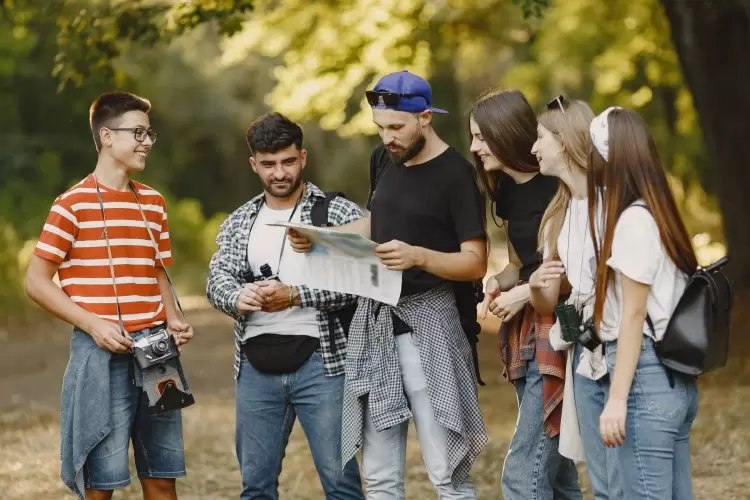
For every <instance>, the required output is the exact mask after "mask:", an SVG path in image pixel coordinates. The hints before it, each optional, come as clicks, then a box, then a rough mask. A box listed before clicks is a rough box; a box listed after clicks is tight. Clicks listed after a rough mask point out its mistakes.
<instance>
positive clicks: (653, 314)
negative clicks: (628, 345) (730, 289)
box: [599, 200, 687, 341]
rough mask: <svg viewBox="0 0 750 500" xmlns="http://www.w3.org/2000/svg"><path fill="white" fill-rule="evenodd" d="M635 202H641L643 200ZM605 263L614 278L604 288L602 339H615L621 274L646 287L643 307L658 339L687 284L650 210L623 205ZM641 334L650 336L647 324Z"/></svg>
mask: <svg viewBox="0 0 750 500" xmlns="http://www.w3.org/2000/svg"><path fill="white" fill-rule="evenodd" d="M636 203H638V204H644V202H643V200H638V201H637V202H636ZM607 265H608V266H609V267H611V268H612V269H613V270H614V271H615V281H614V283H613V284H612V283H611V284H610V285H609V287H608V288H607V299H606V301H605V303H604V312H603V314H602V324H601V328H600V329H599V334H600V336H601V338H602V340H605V341H608V340H616V339H617V336H618V335H619V332H620V321H621V318H622V275H623V274H624V275H625V276H627V277H628V278H630V279H632V280H634V281H637V282H639V283H644V284H646V285H649V286H650V289H649V292H648V299H647V302H646V308H647V311H648V315H649V317H650V318H651V321H652V322H653V324H654V331H655V332H656V338H655V340H657V341H658V340H661V339H662V337H663V336H664V331H665V330H666V329H667V323H669V318H670V316H671V315H672V312H673V311H674V308H675V306H676V305H677V301H678V300H679V298H680V296H681V295H682V292H683V291H684V290H685V285H686V284H687V276H686V275H685V273H683V272H682V271H680V270H679V269H678V268H677V266H676V265H675V263H674V262H673V261H672V259H670V258H669V256H668V255H667V254H666V252H665V251H664V246H663V245H662V242H661V236H660V235H659V228H658V227H657V225H656V220H655V219H654V217H653V216H652V215H651V212H649V211H648V209H646V208H644V207H642V206H641V207H639V206H633V205H631V206H630V207H628V208H626V209H625V211H623V213H622V215H620V218H619V219H618V220H617V225H616V226H615V234H614V239H613V240H612V256H611V257H610V258H609V259H608V260H607ZM643 334H644V335H647V336H649V337H653V335H652V334H651V330H650V328H649V327H648V324H647V323H646V322H644V324H643Z"/></svg>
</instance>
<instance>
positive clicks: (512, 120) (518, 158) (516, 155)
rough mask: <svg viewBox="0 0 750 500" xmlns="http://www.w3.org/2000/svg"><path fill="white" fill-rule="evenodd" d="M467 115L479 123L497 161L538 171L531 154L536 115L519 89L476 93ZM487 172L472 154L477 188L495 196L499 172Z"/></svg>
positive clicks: (525, 169) (520, 170)
mask: <svg viewBox="0 0 750 500" xmlns="http://www.w3.org/2000/svg"><path fill="white" fill-rule="evenodd" d="M470 116H471V117H472V118H474V121H475V122H476V123H477V126H479V130H480V132H482V136H483V137H484V140H485V141H486V142H487V145H488V146H489V148H490V151H492V154H493V155H495V158H497V159H498V160H499V161H500V163H502V164H503V165H504V166H505V167H506V168H509V169H511V170H516V171H518V172H526V173H530V172H539V163H537V161H536V157H535V156H534V155H532V154H531V147H532V146H533V145H534V141H536V115H535V114H534V110H533V109H532V108H531V106H530V105H529V102H528V101H527V100H526V98H525V97H524V95H523V94H522V93H521V92H520V91H518V90H495V91H490V92H487V93H485V94H483V95H482V96H480V97H479V99H478V100H477V102H476V103H474V106H473V107H472V108H471V113H470ZM501 174H502V172H486V171H485V170H484V166H483V165H482V161H481V160H480V159H479V156H478V155H476V154H475V155H474V175H475V176H476V178H477V182H478V183H479V187H480V189H481V190H482V191H483V192H484V194H485V195H487V196H489V197H490V199H492V200H496V199H497V185H498V180H499V178H498V176H499V175H501Z"/></svg>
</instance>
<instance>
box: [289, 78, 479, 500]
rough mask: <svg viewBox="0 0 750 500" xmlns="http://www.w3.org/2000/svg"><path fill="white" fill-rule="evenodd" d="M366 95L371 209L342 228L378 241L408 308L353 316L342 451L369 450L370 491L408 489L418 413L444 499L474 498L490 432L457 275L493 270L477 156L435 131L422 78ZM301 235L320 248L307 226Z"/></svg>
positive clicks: (380, 494) (365, 458)
mask: <svg viewBox="0 0 750 500" xmlns="http://www.w3.org/2000/svg"><path fill="white" fill-rule="evenodd" d="M367 100H368V102H369V104H370V105H371V106H372V112H373V121H374V122H375V124H376V125H377V127H378V132H379V133H380V136H381V138H382V140H383V142H382V144H380V145H378V147H377V148H376V149H375V151H374V152H373V153H372V156H371V159H370V162H371V165H370V178H371V186H370V199H369V202H368V208H369V209H370V210H371V215H370V216H369V217H366V218H362V219H359V220H357V221H356V222H354V223H352V224H348V225H346V226H344V227H341V228H337V229H340V230H341V231H348V232H358V233H360V234H361V235H362V236H364V237H366V238H370V239H372V240H373V241H374V242H376V243H378V245H377V246H375V247H374V253H375V255H376V256H377V257H378V258H379V259H380V260H381V262H382V263H383V264H384V265H385V266H386V267H387V268H388V269H391V270H400V271H402V272H403V276H402V288H401V297H400V300H399V301H398V303H397V305H395V306H392V305H389V304H386V303H383V302H379V301H376V300H373V299H372V298H361V299H360V301H359V307H358V309H357V312H356V314H355V315H354V318H353V320H352V323H351V328H350V330H349V343H348V350H347V360H346V385H345V393H344V415H343V429H342V460H344V461H345V462H346V461H347V460H348V459H350V458H351V457H353V456H354V454H355V452H356V451H357V449H359V448H361V449H362V476H363V477H364V479H365V483H366V485H367V497H368V499H372V500H379V499H385V498H404V472H405V456H406V455H405V447H406V433H407V429H408V421H409V419H410V418H412V417H413V418H414V423H415V427H416V430H417V436H418V438H419V442H420V446H421V448H422V455H423V457H424V463H425V466H426V469H427V474H428V476H429V478H430V481H431V482H432V484H433V487H434V488H435V490H436V491H437V492H438V496H439V497H440V498H455V499H475V498H476V492H475V490H474V487H473V485H472V482H471V478H470V470H471V466H472V464H473V463H474V461H475V460H476V458H477V456H478V455H479V453H480V452H481V451H482V450H483V449H484V447H485V446H486V444H487V433H486V431H485V428H484V423H483V421H482V414H481V411H480V408H479V402H478V399H477V390H476V377H475V373H474V367H473V361H472V353H471V347H470V345H469V341H468V339H467V337H466V335H465V333H464V331H463V329H462V326H461V322H460V315H459V312H458V308H457V306H456V298H455V294H454V293H453V287H452V286H451V283H452V282H461V281H463V282H466V281H471V280H478V279H481V278H482V277H483V276H484V274H485V272H486V269H487V253H486V233H485V227H484V222H485V217H484V203H483V201H482V197H481V195H480V194H479V190H478V188H477V185H476V183H475V181H474V177H473V174H472V168H471V165H470V164H469V163H468V162H467V161H466V160H465V159H464V158H463V157H462V156H461V154H460V153H458V152H457V151H456V150H455V149H453V148H452V147H450V146H449V145H448V144H446V143H445V142H443V140H442V139H440V137H439V136H438V135H437V134H436V133H435V130H434V129H433V128H432V125H431V123H432V118H433V113H445V111H443V110H441V109H437V108H434V107H432V92H431V89H430V86H429V85H428V83H427V82H426V81H425V80H424V79H423V78H421V77H419V76H417V75H414V74H412V73H409V72H408V71H402V72H397V73H392V74H389V75H386V76H384V77H383V78H381V79H380V80H379V81H378V83H377V84H376V85H375V88H374V90H371V91H368V92H367ZM376 184H377V188H376V186H375V185H376ZM290 239H291V240H292V246H293V247H294V249H295V250H296V251H298V252H306V251H309V249H310V242H309V241H308V239H307V238H304V237H303V236H302V235H301V234H300V232H298V231H294V230H290ZM474 314H475V311H474Z"/></svg>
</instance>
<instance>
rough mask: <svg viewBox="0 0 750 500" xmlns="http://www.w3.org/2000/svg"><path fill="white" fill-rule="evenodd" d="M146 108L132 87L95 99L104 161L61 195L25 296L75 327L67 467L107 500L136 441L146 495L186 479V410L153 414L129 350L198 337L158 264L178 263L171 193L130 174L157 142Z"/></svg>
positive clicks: (66, 391)
mask: <svg viewBox="0 0 750 500" xmlns="http://www.w3.org/2000/svg"><path fill="white" fill-rule="evenodd" d="M150 109H151V104H150V103H149V102H148V101H147V100H145V99H143V98H140V97H138V96H135V95H132V94H128V93H125V92H113V93H107V94H102V95H101V96H99V98H98V99H97V100H96V101H94V103H93V104H92V105H91V110H90V125H91V131H92V133H93V136H94V144H95V145H96V150H97V152H98V153H99V158H98V161H97V164H96V169H95V170H94V172H93V173H92V174H89V175H88V176H86V178H85V179H83V180H82V181H81V182H79V183H78V184H76V185H75V186H73V187H72V188H70V189H69V190H67V191H66V192H65V193H63V194H61V195H60V196H58V197H57V199H56V200H55V202H54V204H53V205H52V208H51V210H50V213H49V216H48V217H47V221H46V223H45V224H44V229H43V230H42V233H41V236H40V237H39V242H38V243H37V246H36V248H35V250H34V255H33V256H32V258H31V262H30V264H29V268H28V271H27V273H26V283H25V285H26V293H27V294H28V295H29V297H31V299H33V300H34V301H35V302H36V303H38V304H39V305H41V306H42V307H43V308H44V309H46V310H48V311H50V312H51V313H52V314H54V315H55V316H57V317H58V318H60V319H62V320H63V321H66V322H67V323H70V324H71V325H73V327H74V330H73V338H72V341H71V349H70V359H69V361H68V367H67V369H66V371H65V376H64V378H63V390H62V401H61V410H60V411H61V425H60V427H61V429H60V434H61V457H62V467H61V476H62V479H63V481H64V482H65V484H66V485H67V486H68V487H69V488H70V489H71V490H72V491H73V492H75V493H76V494H77V495H78V496H79V498H82V499H83V498H84V496H85V498H86V499H87V500H89V499H93V500H96V499H109V498H111V497H112V492H113V490H114V489H115V488H124V487H125V486H127V485H128V484H129V483H130V471H129V469H128V444H129V442H130V441H131V440H132V441H133V449H134V454H135V464H136V468H137V470H138V477H139V478H140V481H141V485H142V488H143V495H144V498H160V499H176V498H177V494H176V488H175V478H178V477H183V476H185V459H184V453H183V441H182V417H181V414H180V411H179V410H176V411H171V412H169V413H162V414H158V415H150V414H149V413H148V398H147V397H146V394H145V393H144V392H143V391H142V388H141V387H137V386H136V383H137V382H136V381H137V380H138V379H139V377H138V373H139V369H138V368H137V366H136V365H135V364H134V358H133V356H132V354H130V352H129V351H130V349H131V348H132V347H133V344H134V342H135V341H138V340H139V339H140V338H142V337H144V336H146V335H148V334H149V333H152V332H155V331H156V328H155V327H159V326H161V325H165V324H166V325H165V326H166V327H167V331H168V332H169V333H170V334H172V335H174V336H175V338H176V341H177V342H176V343H177V344H178V345H181V344H185V343H186V342H188V341H189V340H190V339H191V338H192V337H193V330H192V328H191V327H190V325H188V324H186V323H185V322H184V321H183V320H182V319H181V316H180V315H179V314H178V311H177V307H176V305H175V297H174V295H173V294H172V291H171V289H170V285H169V282H168V280H167V275H166V271H165V269H164V268H163V267H162V266H168V265H170V264H171V263H172V255H171V249H170V239H169V229H168V226H167V208H166V204H165V202H164V198H163V197H162V196H161V195H160V194H159V193H158V192H156V191H155V190H153V189H151V188H150V187H148V186H146V185H144V184H141V183H139V182H135V181H133V180H131V175H132V174H134V173H138V172H141V171H143V169H144V168H145V166H146V157H147V156H148V154H149V152H150V150H151V147H152V146H153V144H154V141H155V140H156V133H155V132H153V131H152V130H151V127H150V123H149V118H148V112H149V111H150ZM55 274H58V276H59V279H60V286H58V285H57V284H55V282H54V281H53V277H54V275H55ZM134 379H135V380H136V381H134Z"/></svg>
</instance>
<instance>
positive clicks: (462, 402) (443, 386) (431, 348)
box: [341, 285, 488, 485]
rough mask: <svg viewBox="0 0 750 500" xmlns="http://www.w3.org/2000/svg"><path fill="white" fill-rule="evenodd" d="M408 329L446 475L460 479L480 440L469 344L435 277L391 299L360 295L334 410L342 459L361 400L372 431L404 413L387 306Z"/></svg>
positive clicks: (358, 421) (355, 443)
mask: <svg viewBox="0 0 750 500" xmlns="http://www.w3.org/2000/svg"><path fill="white" fill-rule="evenodd" d="M394 313H395V314H396V315H397V316H398V317H399V318H400V319H401V320H403V321H404V322H405V323H406V324H407V325H409V326H410V327H411V329H412V330H413V332H412V338H413V340H414V342H415V344H416V346H417V349H418V351H419V356H420V359H421V364H422V368H423V370H424V372H425V379H426V380H427V391H428V394H429V397H430V402H431V403H432V408H433V411H434V413H435V419H436V420H437V421H438V423H440V425H442V426H443V427H444V428H445V429H447V431H448V462H449V466H450V468H451V480H452V482H453V484H454V485H459V484H461V483H462V482H463V481H464V480H465V479H466V478H467V477H468V475H469V472H470V470H471V466H472V464H473V463H474V461H475V460H476V458H477V457H478V456H479V454H480V453H481V451H482V450H483V449H484V448H485V446H486V445H487V442H488V438H487V432H486V430H485V427H484V422H483V420H482V412H481V409H480V407H479V399H478V397H477V381H476V375H475V373H474V365H473V360H472V354H471V347H470V346H469V342H468V339H467V338H466V334H465V333H464V331H463V329H462V327H461V322H460V320H459V316H458V309H457V308H456V300H455V296H454V295H453V290H452V289H451V288H450V287H449V286H446V285H441V286H438V287H436V288H433V289H431V290H428V291H426V292H422V293H418V294H414V295H410V296H407V297H402V298H401V300H400V301H399V303H398V305H397V306H396V307H392V306H389V305H387V304H383V303H380V302H376V301H374V300H371V299H364V298H363V299H360V302H359V307H358V308H357V312H356V314H355V315H354V319H353V320H352V324H351V328H350V330H349V344H348V351H347V359H346V383H345V386H344V408H343V418H342V442H341V455H342V462H341V463H342V464H346V463H347V462H348V461H349V460H350V459H351V458H352V457H353V456H354V454H355V453H356V451H357V449H358V448H360V447H361V446H362V428H363V421H364V411H365V404H364V403H365V401H364V398H368V401H367V402H368V404H367V408H368V410H369V411H370V414H371V416H372V420H373V422H374V424H375V427H376V428H377V430H378V431H381V430H383V429H387V428H389V427H391V426H393V425H397V424H400V423H401V422H404V421H406V420H408V419H409V418H411V416H412V414H411V411H410V410H409V404H408V401H407V399H406V396H405V395H404V390H403V382H402V379H401V367H400V365H399V358H398V351H397V347H396V339H395V337H394V334H393V318H392V314H394Z"/></svg>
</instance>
